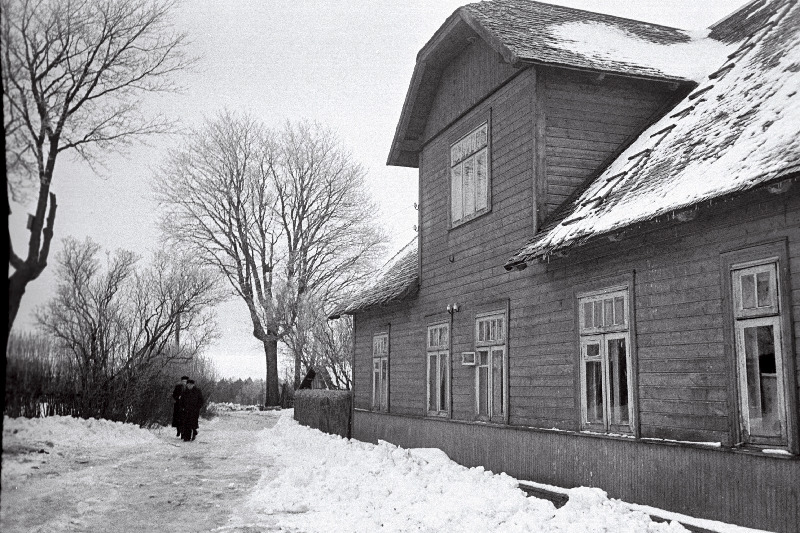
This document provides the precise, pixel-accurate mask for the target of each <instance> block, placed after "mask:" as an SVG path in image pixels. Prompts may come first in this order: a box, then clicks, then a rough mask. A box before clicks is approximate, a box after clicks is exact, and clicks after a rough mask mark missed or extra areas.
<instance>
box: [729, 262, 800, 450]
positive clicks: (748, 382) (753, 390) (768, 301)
mask: <svg viewBox="0 0 800 533" xmlns="http://www.w3.org/2000/svg"><path fill="white" fill-rule="evenodd" d="M778 281H779V280H778V268H777V262H776V261H774V260H773V261H769V262H765V263H762V264H749V265H741V266H738V267H736V266H734V267H733V268H732V270H731V282H732V283H731V287H732V289H733V317H734V335H735V339H736V360H737V365H736V366H737V375H738V381H739V383H738V389H739V411H740V417H739V418H740V429H741V437H742V441H743V442H747V443H754V444H772V445H785V444H787V438H788V435H787V420H786V415H787V406H786V404H787V402H786V396H785V395H786V391H785V390H784V377H785V376H784V371H785V370H784V361H783V357H784V354H783V349H782V347H783V342H782V336H783V334H784V332H783V331H782V326H781V324H782V317H781V312H782V310H781V305H780V299H779V289H778Z"/></svg>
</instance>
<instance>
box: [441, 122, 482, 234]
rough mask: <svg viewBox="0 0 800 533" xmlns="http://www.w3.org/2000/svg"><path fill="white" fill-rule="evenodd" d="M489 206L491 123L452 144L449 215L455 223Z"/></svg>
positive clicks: (477, 213) (475, 214) (479, 212)
mask: <svg viewBox="0 0 800 533" xmlns="http://www.w3.org/2000/svg"><path fill="white" fill-rule="evenodd" d="M488 210H489V123H488V122H484V123H483V124H481V125H480V126H478V127H477V128H476V129H474V130H473V131H471V132H470V133H468V134H467V135H465V136H464V137H462V138H461V139H460V140H458V141H457V142H456V143H455V144H453V145H452V146H451V147H450V219H451V222H452V223H453V224H456V223H458V222H461V221H465V220H468V219H470V218H474V217H475V216H477V215H480V214H481V213H484V212H486V211H488Z"/></svg>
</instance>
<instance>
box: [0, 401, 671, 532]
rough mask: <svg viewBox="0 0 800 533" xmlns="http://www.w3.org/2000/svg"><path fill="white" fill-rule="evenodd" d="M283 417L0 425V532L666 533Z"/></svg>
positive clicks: (434, 456) (225, 415)
mask: <svg viewBox="0 0 800 533" xmlns="http://www.w3.org/2000/svg"><path fill="white" fill-rule="evenodd" d="M291 415H292V412H291V411H290V410H289V411H281V412H275V411H265V412H259V411H222V412H220V416H218V417H216V418H214V419H212V420H210V421H205V420H201V427H200V433H199V435H198V440H196V441H195V442H191V443H184V442H181V441H180V440H179V439H177V438H176V437H175V434H174V433H173V431H172V430H171V428H164V429H163V430H155V431H148V430H143V429H139V428H137V427H134V426H130V425H123V424H115V423H112V422H108V421H97V420H89V421H85V420H78V419H72V418H67V417H53V418H47V419H36V420H27V419H9V418H6V419H5V422H4V428H3V465H2V466H3V469H2V482H3V484H2V504H1V509H0V526H2V530H3V531H4V532H6V533H10V532H59V531H113V532H116V531H119V532H126V533H127V532H137V531H142V532H145V531H179V530H181V531H209V532H212V531H226V532H241V533H244V532H248V533H255V532H261V531H303V532H316V531H320V532H322V531H324V532H334V531H341V532H354V531H365V532H372V531H420V532H438V531H464V532H468V531H475V532H478V531H480V532H484V531H503V532H506V531H508V532H514V531H537V532H560V533H573V532H590V531H591V532H596V531H608V532H612V531H613V532H652V533H655V532H673V533H674V532H677V531H685V529H684V528H683V527H682V526H681V525H680V524H678V523H677V522H673V523H655V522H653V521H652V520H651V519H650V518H649V516H648V515H647V514H645V513H643V512H641V511H639V510H636V509H634V508H633V507H632V506H630V505H628V504H625V503H623V502H620V501H617V500H610V499H608V498H607V497H606V496H605V494H604V493H603V492H602V491H600V490H598V489H588V488H579V489H571V490H569V491H567V492H568V494H569V503H567V505H565V506H564V507H562V508H561V509H556V508H555V507H554V506H553V504H552V503H550V502H549V501H546V500H541V499H537V498H533V497H526V495H525V493H523V492H522V491H521V490H520V489H519V488H518V486H517V481H516V480H515V479H513V478H511V477H509V476H507V475H505V474H499V475H496V474H492V473H491V472H487V471H485V470H484V469H482V468H465V467H463V466H460V465H457V464H456V463H454V462H452V461H450V459H448V458H447V456H446V455H445V454H444V453H443V452H441V451H440V450H436V449H424V450H405V449H402V448H398V447H396V446H394V445H391V444H388V443H380V444H378V445H373V444H367V443H363V442H358V441H355V440H353V441H348V440H346V439H342V438H339V437H336V436H331V435H326V434H323V433H321V432H319V431H316V430H312V429H309V428H306V427H303V426H300V425H298V424H297V423H296V422H295V421H294V420H292V417H291Z"/></svg>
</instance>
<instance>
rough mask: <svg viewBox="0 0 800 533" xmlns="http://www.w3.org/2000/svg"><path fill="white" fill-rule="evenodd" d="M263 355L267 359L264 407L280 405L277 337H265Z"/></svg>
mask: <svg viewBox="0 0 800 533" xmlns="http://www.w3.org/2000/svg"><path fill="white" fill-rule="evenodd" d="M264 354H265V355H266V357H267V398H266V402H265V403H266V405H268V406H275V405H280V397H279V396H278V337H277V336H276V335H269V336H267V338H266V340H264Z"/></svg>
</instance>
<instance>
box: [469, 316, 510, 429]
mask: <svg viewBox="0 0 800 533" xmlns="http://www.w3.org/2000/svg"><path fill="white" fill-rule="evenodd" d="M497 319H501V320H502V321H503V322H502V326H501V327H499V328H497V331H498V332H499V334H500V337H499V338H497V339H490V340H480V326H481V323H482V322H487V321H491V320H497ZM508 332H509V328H508V313H507V312H506V311H505V310H502V311H497V310H496V311H490V312H486V313H479V314H476V315H475V328H474V334H475V359H476V364H475V404H474V408H475V420H479V421H483V422H493V423H507V422H508V408H509V406H508V401H509V398H508ZM482 352H486V354H487V365H482V364H481V353H482ZM497 352H500V358H501V362H500V369H501V371H502V376H501V379H502V383H501V385H500V395H499V397H500V401H501V403H502V411H500V412H499V413H497V414H494V397H495V394H494V385H495V384H494V379H495V378H494V373H493V372H492V369H493V368H494V359H495V356H496V353H497ZM487 367H488V368H487ZM481 368H487V388H486V392H487V398H486V400H487V401H486V412H487V414H485V415H484V414H481V410H480V405H481V404H480V401H481V378H480V375H481Z"/></svg>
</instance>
